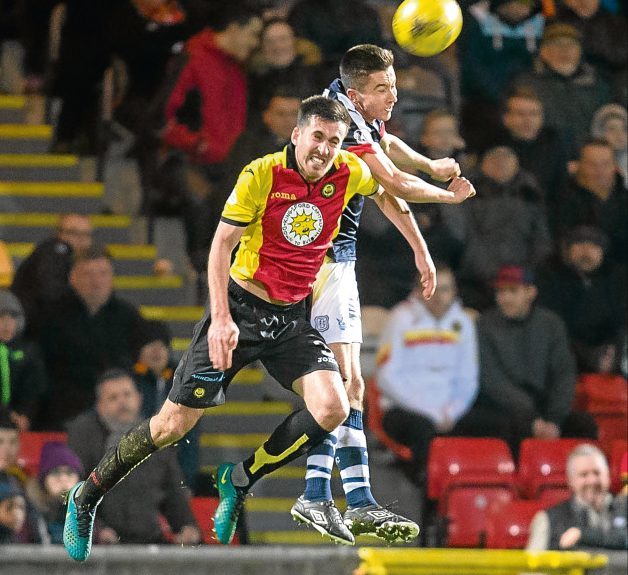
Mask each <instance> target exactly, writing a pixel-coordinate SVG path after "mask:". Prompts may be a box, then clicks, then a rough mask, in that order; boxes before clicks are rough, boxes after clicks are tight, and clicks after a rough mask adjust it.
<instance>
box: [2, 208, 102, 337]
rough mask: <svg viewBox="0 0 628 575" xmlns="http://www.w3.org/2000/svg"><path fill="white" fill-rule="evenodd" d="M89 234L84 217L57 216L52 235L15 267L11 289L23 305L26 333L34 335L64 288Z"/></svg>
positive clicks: (86, 218)
mask: <svg viewBox="0 0 628 575" xmlns="http://www.w3.org/2000/svg"><path fill="white" fill-rule="evenodd" d="M92 233H93V232H92V225H91V223H90V220H89V217H88V216H85V215H83V214H66V215H64V216H61V218H60V219H59V223H58V224H57V229H56V232H55V235H54V236H53V237H51V238H48V239H46V240H44V241H42V242H40V243H39V244H37V246H36V247H35V249H34V250H33V252H32V253H31V254H30V255H29V256H28V257H27V258H26V259H25V260H24V261H23V262H22V263H21V264H20V265H19V266H18V268H17V271H16V273H15V277H14V279H13V284H12V286H11V291H12V292H13V293H14V294H15V295H17V297H18V298H19V299H20V302H22V306H24V311H25V313H26V331H27V333H28V334H29V335H33V336H34V335H36V334H37V331H38V329H39V327H40V321H41V315H42V313H43V312H44V311H45V310H46V309H47V308H48V307H49V306H50V304H51V303H52V302H54V301H56V300H57V299H59V298H60V297H61V295H62V294H63V293H64V292H65V290H66V289H67V287H68V276H69V275H70V268H71V267H72V260H73V259H74V258H75V257H79V256H81V255H82V254H84V253H85V252H86V251H87V250H89V249H90V248H91V246H92Z"/></svg>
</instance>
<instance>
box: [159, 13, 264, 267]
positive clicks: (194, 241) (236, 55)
mask: <svg viewBox="0 0 628 575" xmlns="http://www.w3.org/2000/svg"><path fill="white" fill-rule="evenodd" d="M261 30H262V19H261V17H260V14H259V12H258V11H257V10H256V9H255V8H252V7H250V6H249V5H248V3H242V2H237V3H233V5H230V4H227V3H226V4H224V5H223V4H222V3H221V5H220V9H218V10H215V13H214V14H213V16H211V17H209V18H208V27H206V28H204V29H203V30H202V31H201V32H199V33H198V34H196V35H195V36H193V37H192V38H190V40H189V41H188V43H187V45H186V48H185V50H186V56H187V58H186V60H185V61H184V63H183V64H182V66H181V67H180V68H179V69H180V73H179V74H178V76H177V77H176V83H175V84H174V87H173V89H172V91H171V93H170V97H169V98H168V101H167V104H166V109H165V119H166V126H165V128H164V131H163V134H162V138H163V141H164V143H166V144H167V145H168V146H169V147H170V148H171V149H174V150H177V151H179V152H182V154H180V156H181V157H180V159H179V160H180V161H176V162H175V163H174V166H175V173H174V174H170V175H169V178H170V177H174V182H173V183H174V185H173V186H172V187H173V189H172V190H171V192H170V193H177V194H182V195H183V198H182V199H183V208H182V212H183V213H182V215H183V218H184V222H185V227H186V231H187V251H188V254H189V256H190V259H191V261H192V263H193V264H194V263H195V261H196V260H197V259H198V260H199V262H200V264H199V266H196V267H198V268H199V269H204V266H205V259H206V257H207V254H206V250H205V249H199V248H201V246H202V248H204V247H205V246H206V245H207V239H206V238H205V239H204V238H199V237H197V236H198V235H199V233H198V232H197V231H196V230H203V229H204V226H203V225H202V220H203V219H204V218H205V217H206V216H207V210H205V209H204V206H205V205H206V204H207V202H208V201H209V198H210V197H211V195H212V184H216V183H217V182H218V180H219V179H220V176H221V174H222V163H223V162H224V161H225V159H226V158H227V155H228V154H229V151H230V150H231V148H232V146H233V144H234V143H235V141H236V140H237V138H238V136H240V134H241V133H242V131H243V130H244V127H245V124H246V108H247V85H246V76H245V73H244V71H243V69H242V64H243V63H244V62H245V61H246V60H247V59H248V57H249V56H250V54H251V52H252V51H253V50H254V49H255V48H256V46H257V44H258V42H259V35H260V33H261ZM199 251H202V252H203V253H202V255H201V256H200V258H197V257H196V252H199Z"/></svg>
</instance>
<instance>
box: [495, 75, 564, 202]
mask: <svg viewBox="0 0 628 575" xmlns="http://www.w3.org/2000/svg"><path fill="white" fill-rule="evenodd" d="M496 141H497V142H499V143H500V144H503V145H504V146H508V147H510V148H512V150H513V151H514V152H515V153H516V154H517V157H518V158H519V162H520V163H521V167H522V168H523V169H524V170H527V171H528V172H530V173H531V174H532V175H533V176H534V177H535V178H536V180H537V182H538V184H539V185H540V186H541V189H542V190H543V192H544V193H545V203H546V205H547V206H548V210H551V209H552V208H553V206H554V205H555V202H556V196H557V195H558V190H559V189H560V185H561V183H562V181H563V179H564V178H565V176H566V175H567V154H566V152H565V147H564V145H563V142H562V140H561V139H560V137H559V135H558V132H556V130H555V129H554V128H550V127H549V126H547V125H546V124H545V118H544V113H543V102H542V101H541V100H540V98H539V97H538V95H537V94H536V93H535V92H534V90H532V89H531V88H530V87H528V86H523V85H522V86H519V87H518V88H517V89H516V90H514V91H513V92H510V93H509V94H508V96H506V100H505V103H504V110H503V112H502V130H501V133H500V134H499V135H498V136H497V140H496Z"/></svg>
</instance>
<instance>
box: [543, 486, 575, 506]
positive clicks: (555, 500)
mask: <svg viewBox="0 0 628 575" xmlns="http://www.w3.org/2000/svg"><path fill="white" fill-rule="evenodd" d="M570 497H571V491H570V490H569V487H567V485H546V486H545V487H544V488H543V489H541V493H539V498H538V499H536V500H535V501H539V502H540V503H542V504H543V505H544V506H545V507H552V505H558V504H559V503H562V502H563V501H567V499H569V498H570Z"/></svg>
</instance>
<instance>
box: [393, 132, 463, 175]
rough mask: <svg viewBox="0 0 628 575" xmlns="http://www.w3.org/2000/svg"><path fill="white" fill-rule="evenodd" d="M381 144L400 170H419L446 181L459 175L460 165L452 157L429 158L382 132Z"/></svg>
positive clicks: (400, 140) (395, 137)
mask: <svg viewBox="0 0 628 575" xmlns="http://www.w3.org/2000/svg"><path fill="white" fill-rule="evenodd" d="M381 146H382V149H383V150H384V152H385V154H386V155H387V156H388V157H389V158H390V159H391V160H392V161H393V163H394V164H395V165H396V166H398V167H399V168H401V169H402V170H421V171H422V172H425V173H426V174H429V175H430V176H432V177H433V178H434V179H436V180H438V181H441V182H448V181H449V180H451V179H452V178H456V177H458V176H459V175H460V166H459V165H458V162H456V160H454V159H453V158H440V159H438V160H430V159H429V158H427V157H426V156H424V155H423V154H419V152H417V151H416V150H413V149H412V148H411V147H410V146H408V144H406V143H405V142H404V141H403V140H402V139H400V138H398V137H397V136H395V135H393V134H388V133H386V134H384V137H383V138H382V141H381Z"/></svg>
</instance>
